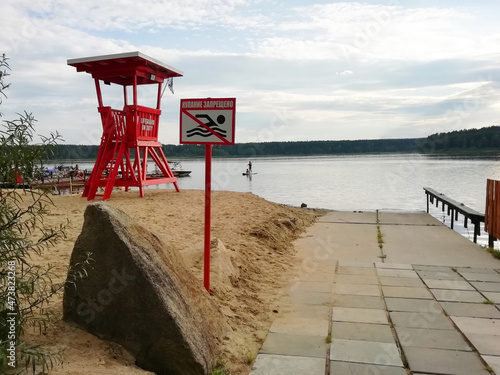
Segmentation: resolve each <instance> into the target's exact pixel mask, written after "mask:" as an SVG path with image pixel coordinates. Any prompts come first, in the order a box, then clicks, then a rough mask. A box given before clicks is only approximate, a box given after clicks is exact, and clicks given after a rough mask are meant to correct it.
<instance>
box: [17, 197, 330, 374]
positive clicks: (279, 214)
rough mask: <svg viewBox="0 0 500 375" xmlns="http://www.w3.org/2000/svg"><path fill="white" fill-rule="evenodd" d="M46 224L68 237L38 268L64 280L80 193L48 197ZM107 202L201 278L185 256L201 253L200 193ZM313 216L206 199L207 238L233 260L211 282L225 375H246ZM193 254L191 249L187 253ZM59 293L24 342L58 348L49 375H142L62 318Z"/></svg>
mask: <svg viewBox="0 0 500 375" xmlns="http://www.w3.org/2000/svg"><path fill="white" fill-rule="evenodd" d="M52 200H53V204H54V205H53V206H51V207H49V213H48V215H47V216H46V218H45V224H47V225H50V226H57V225H59V224H64V223H66V221H67V220H69V222H70V227H69V228H68V229H67V230H66V235H67V238H66V239H64V240H63V241H61V242H60V243H58V244H57V245H56V246H55V247H53V248H51V249H50V250H48V251H46V252H45V253H44V255H43V259H41V260H38V261H39V262H45V263H50V264H52V265H53V266H54V267H55V268H54V270H55V272H56V275H57V278H56V279H55V281H63V280H64V279H65V277H66V272H67V266H68V264H69V258H70V255H71V252H72V249H73V245H74V242H75V240H76V239H77V237H78V235H79V234H80V231H81V228H82V224H83V213H84V211H85V208H86V206H87V205H88V204H90V203H92V202H88V201H87V200H86V199H84V198H82V197H81V196H80V195H71V196H53V197H52ZM107 203H108V204H110V205H112V206H114V207H116V208H118V209H121V210H123V211H124V212H126V213H127V214H129V215H130V216H132V217H133V218H135V219H136V220H137V221H138V222H139V223H141V224H142V225H143V226H145V227H146V228H148V229H149V230H151V231H152V232H154V233H155V234H157V235H158V236H159V237H160V238H161V239H162V240H163V241H164V242H165V243H166V244H167V245H168V246H169V247H171V248H172V249H175V250H177V251H179V252H180V253H181V254H183V255H184V256H185V257H186V258H185V259H186V264H187V265H188V266H191V270H192V272H193V273H194V274H195V275H196V276H197V277H198V278H199V279H200V285H202V279H201V278H202V275H201V271H202V270H201V268H200V266H199V264H195V263H193V259H192V257H191V256H188V254H191V255H192V254H193V251H197V250H196V249H198V248H199V249H200V251H202V249H203V229H204V192H203V191H197V190H184V191H181V192H179V193H177V192H175V191H173V190H147V191H146V196H145V197H144V198H140V197H139V194H138V192H128V193H125V192H122V191H118V192H114V193H113V195H112V197H111V199H110V200H108V201H107ZM321 214H322V213H321V212H319V211H314V210H309V209H303V208H295V207H288V206H284V205H280V204H275V203H271V202H268V201H266V200H264V199H261V198H259V197H257V196H255V195H253V194H251V193H234V192H213V193H212V240H213V242H214V240H215V239H218V240H219V241H220V242H221V243H222V244H223V245H224V247H225V248H226V249H227V250H228V251H229V253H230V254H231V262H232V265H233V266H234V269H235V270H236V272H237V276H236V277H233V278H231V283H230V285H227V283H226V285H218V284H217V282H218V281H217V278H215V279H213V280H212V297H213V298H214V300H215V301H216V303H217V305H218V306H219V307H220V309H221V311H222V312H223V314H224V316H225V319H226V322H227V324H228V325H229V327H230V332H229V333H228V334H227V336H226V337H224V338H222V340H221V341H222V353H223V355H222V359H223V360H224V361H225V363H226V368H227V369H228V370H230V371H231V374H248V373H249V371H250V364H249V362H251V360H252V359H253V358H255V356H256V355H257V352H258V350H259V348H260V345H261V343H262V341H263V340H264V338H265V336H266V334H267V330H268V328H269V326H270V324H271V322H272V321H273V320H274V319H276V318H277V317H278V316H279V315H280V309H281V306H280V299H281V296H282V295H283V293H284V288H285V287H286V285H287V284H288V283H289V282H290V280H292V278H293V277H294V275H295V274H297V272H298V268H299V267H298V260H297V258H295V256H294V254H295V250H294V248H293V246H292V241H293V240H294V239H295V238H297V237H298V236H299V235H300V233H301V232H302V231H303V230H304V229H305V228H306V227H308V226H309V225H311V224H312V223H313V222H314V220H315V218H316V217H317V216H319V215H321ZM193 249H195V250H193ZM62 297H63V296H62V293H60V294H58V295H56V296H55V297H54V298H52V300H51V301H50V306H51V307H52V309H53V310H54V312H55V314H56V319H55V323H54V325H53V326H51V327H49V328H48V330H47V332H46V333H45V334H42V335H40V334H38V333H37V332H31V331H30V330H28V332H27V333H26V334H25V339H26V340H27V341H33V342H41V343H44V344H45V345H47V346H48V347H49V348H50V349H52V350H55V351H57V350H60V349H63V350H64V355H63V361H64V363H63V366H62V367H55V368H54V369H53V371H52V372H51V373H52V374H74V375H84V374H85V375H87V374H97V373H98V374H125V375H127V374H145V373H148V372H146V371H143V370H141V369H139V368H137V367H136V366H135V365H134V359H133V358H132V357H131V356H130V355H129V354H128V353H127V352H126V351H125V350H124V349H122V348H121V347H120V346H118V345H116V344H114V343H111V342H106V341H102V340H100V339H98V338H96V337H95V336H93V335H91V334H88V333H86V332H84V331H82V330H81V329H79V328H76V327H73V326H71V325H69V324H67V323H65V322H63V321H62V320H61V318H62Z"/></svg>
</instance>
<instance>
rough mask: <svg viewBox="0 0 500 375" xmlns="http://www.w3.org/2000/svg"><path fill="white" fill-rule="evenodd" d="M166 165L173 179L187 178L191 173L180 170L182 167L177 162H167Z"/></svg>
mask: <svg viewBox="0 0 500 375" xmlns="http://www.w3.org/2000/svg"><path fill="white" fill-rule="evenodd" d="M168 164H169V165H170V169H171V170H172V173H173V174H174V176H175V177H187V176H189V175H190V174H191V171H186V170H184V169H182V165H181V163H180V162H178V161H169V162H168Z"/></svg>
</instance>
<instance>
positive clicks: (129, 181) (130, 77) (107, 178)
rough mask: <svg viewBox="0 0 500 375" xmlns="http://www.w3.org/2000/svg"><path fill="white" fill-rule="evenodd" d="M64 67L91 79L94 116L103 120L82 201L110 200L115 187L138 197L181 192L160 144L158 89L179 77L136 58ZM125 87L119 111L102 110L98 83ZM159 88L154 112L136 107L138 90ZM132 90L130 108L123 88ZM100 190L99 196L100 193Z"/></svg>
mask: <svg viewBox="0 0 500 375" xmlns="http://www.w3.org/2000/svg"><path fill="white" fill-rule="evenodd" d="M68 64H69V65H71V66H74V67H76V68H77V71H85V72H87V73H90V74H92V77H93V78H94V81H95V86H96V91H97V99H98V104H99V107H98V111H99V113H100V114H101V121H102V126H103V135H102V137H101V145H100V147H99V153H98V156H97V160H96V163H95V166H94V169H93V171H92V174H91V176H90V178H89V180H88V181H87V183H86V185H85V189H84V192H83V196H85V197H87V199H88V200H92V199H94V198H95V196H97V195H102V197H103V199H108V198H109V197H110V195H111V192H112V190H113V188H114V187H125V190H128V189H129V188H130V187H138V188H139V191H140V196H141V197H142V196H144V190H143V188H144V187H145V186H148V185H157V184H166V183H173V184H174V186H175V189H176V190H177V191H179V187H178V185H177V179H176V177H175V176H174V175H173V173H172V170H171V169H170V166H169V165H168V162H167V159H166V157H165V155H164V153H163V151H162V148H161V146H162V145H161V143H160V142H159V141H158V132H159V120H160V114H161V110H160V103H161V94H162V85H163V83H164V81H165V80H166V79H172V78H173V77H180V76H182V72H180V71H179V70H177V69H174V68H172V67H170V66H168V65H165V64H163V63H161V62H159V61H157V60H155V59H152V58H151V57H148V56H145V55H143V54H141V53H140V52H130V53H123V54H117V55H107V56H95V57H87V58H82V59H73V60H68ZM101 82H104V83H106V84H112V83H113V84H117V85H121V86H123V97H124V106H123V109H113V108H111V107H109V106H104V104H103V99H102V93H101V86H100V83H101ZM144 84H147V85H149V84H157V85H158V95H157V106H156V108H150V107H145V106H141V105H139V104H138V99H137V86H138V85H144ZM128 87H131V88H132V93H133V102H132V104H129V103H128V98H127V88H128ZM148 160H151V161H153V162H154V164H155V165H156V167H157V169H158V170H160V171H161V174H162V175H160V176H157V175H156V176H154V177H153V176H149V175H148V174H147V166H148ZM99 188H104V192H103V193H102V194H98V189H99Z"/></svg>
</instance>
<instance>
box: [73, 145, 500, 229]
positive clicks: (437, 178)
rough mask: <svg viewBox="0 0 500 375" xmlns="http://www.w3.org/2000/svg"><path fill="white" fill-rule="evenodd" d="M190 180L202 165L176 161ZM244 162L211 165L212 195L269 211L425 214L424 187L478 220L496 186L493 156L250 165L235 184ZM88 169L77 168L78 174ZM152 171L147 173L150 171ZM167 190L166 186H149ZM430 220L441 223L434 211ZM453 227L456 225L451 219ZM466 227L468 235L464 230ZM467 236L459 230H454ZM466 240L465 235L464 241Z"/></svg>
mask: <svg viewBox="0 0 500 375" xmlns="http://www.w3.org/2000/svg"><path fill="white" fill-rule="evenodd" d="M181 162H182V166H183V169H186V170H191V171H192V173H191V176H190V177H184V178H180V179H179V186H180V188H181V189H204V186H205V177H204V176H205V160H204V159H196V160H193V159H190V160H181ZM247 164H248V159H213V162H212V190H227V191H239V192H252V193H254V194H256V195H258V196H260V197H262V198H264V199H267V200H269V201H272V202H276V203H283V204H288V205H293V206H300V204H301V203H306V204H307V206H308V207H315V208H326V209H334V210H342V211H344V210H349V211H354V210H356V211H373V210H393V211H425V209H426V195H425V193H424V190H423V188H424V187H431V188H433V189H435V190H438V191H439V192H441V193H443V194H445V195H447V196H449V197H451V198H453V199H455V200H457V201H459V202H462V203H464V204H465V205H466V206H469V207H472V208H474V209H476V210H478V211H481V212H484V207H485V201H486V180H487V179H495V180H500V156H498V157H491V158H459V157H441V156H424V155H409V154H404V155H359V156H352V155H350V156H324V157H293V158H284V157H283V158H254V159H252V164H253V171H254V172H255V173H257V174H255V175H253V176H252V177H247V176H243V175H242V172H244V171H245V170H246V168H247ZM85 167H90V168H91V167H92V165H91V164H90V165H87V166H86V164H83V163H82V164H80V168H85ZM150 169H151V170H152V169H153V167H152V166H151V167H150ZM150 188H153V189H159V188H160V189H172V188H173V186H171V185H158V186H152V187H150ZM431 214H433V216H435V217H437V218H439V220H442V221H445V222H448V223H449V218H448V217H444V216H443V213H442V211H441V209H436V208H433V209H432V212H431ZM459 221H463V220H462V219H460V218H459ZM471 229H472V226H470V227H469V230H471ZM458 230H459V231H462V234H464V235H466V236H468V235H469V234H468V233H467V230H466V229H465V230H463V228H462V229H461V228H458ZM470 236H472V233H470Z"/></svg>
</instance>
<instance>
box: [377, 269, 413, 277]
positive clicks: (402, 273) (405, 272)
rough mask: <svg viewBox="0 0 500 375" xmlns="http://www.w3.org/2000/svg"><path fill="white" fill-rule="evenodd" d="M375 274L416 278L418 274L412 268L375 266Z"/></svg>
mask: <svg viewBox="0 0 500 375" xmlns="http://www.w3.org/2000/svg"><path fill="white" fill-rule="evenodd" d="M377 274H378V276H379V277H407V278H414V279H418V274H417V273H416V272H415V271H413V270H398V269H387V268H377Z"/></svg>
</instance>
